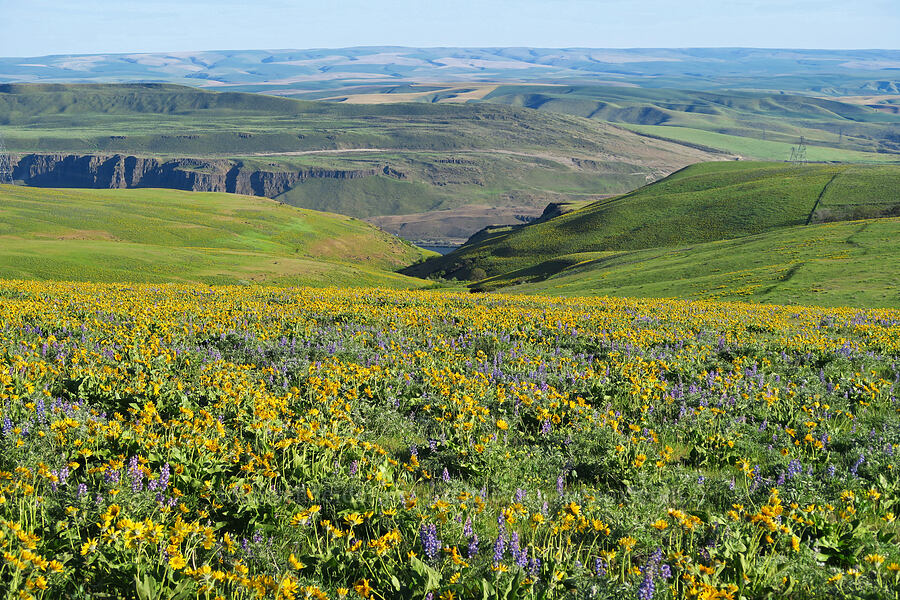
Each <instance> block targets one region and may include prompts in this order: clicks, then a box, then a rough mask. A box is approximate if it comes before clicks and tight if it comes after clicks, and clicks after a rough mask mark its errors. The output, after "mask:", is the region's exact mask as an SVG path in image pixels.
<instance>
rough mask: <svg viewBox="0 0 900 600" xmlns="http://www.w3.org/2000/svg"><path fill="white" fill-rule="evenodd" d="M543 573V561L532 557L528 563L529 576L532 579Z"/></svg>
mask: <svg viewBox="0 0 900 600" xmlns="http://www.w3.org/2000/svg"><path fill="white" fill-rule="evenodd" d="M540 572H541V559H540V558H538V557H537V556H532V557H531V559H530V560H529V561H528V574H529V575H531V576H532V577H537V574H538V573H540Z"/></svg>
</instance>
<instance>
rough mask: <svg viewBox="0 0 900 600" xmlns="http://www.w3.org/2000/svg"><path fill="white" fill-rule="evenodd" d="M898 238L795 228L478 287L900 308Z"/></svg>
mask: <svg viewBox="0 0 900 600" xmlns="http://www.w3.org/2000/svg"><path fill="white" fill-rule="evenodd" d="M898 239H900V219H897V218H887V219H873V220H864V221H851V222H841V223H828V224H820V225H810V226H798V227H789V228H786V229H780V230H777V231H772V232H768V233H763V234H760V235H753V236H747V237H743V238H738V239H733V240H723V241H718V242H707V243H705V244H696V245H690V246H681V247H675V248H653V249H648V250H636V251H630V252H594V253H583V254H573V255H568V256H562V257H558V258H557V259H554V260H553V261H550V262H549V263H543V264H539V265H536V266H535V267H533V268H531V269H527V270H523V271H520V272H513V273H509V274H507V275H503V276H500V277H497V278H495V279H492V280H488V281H485V282H482V283H481V284H479V285H481V286H482V287H483V288H493V289H500V291H502V292H509V293H516V294H549V295H554V296H556V295H559V296H585V295H602V296H635V297H678V298H704V299H719V300H740V301H754V302H769V303H775V304H804V305H818V306H857V307H887V308H897V307H900V287H898V285H897V282H898V281H900V245H898V244H897V240H898ZM546 273H555V274H554V275H550V276H549V277H546Z"/></svg>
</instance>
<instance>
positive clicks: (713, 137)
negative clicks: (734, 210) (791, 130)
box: [626, 125, 900, 163]
mask: <svg viewBox="0 0 900 600" xmlns="http://www.w3.org/2000/svg"><path fill="white" fill-rule="evenodd" d="M626 127H627V128H628V129H631V130H632V131H636V132H638V133H642V134H646V135H652V136H656V137H659V138H662V139H667V140H673V141H677V142H685V143H688V144H696V145H699V146H705V147H707V148H715V149H716V150H721V151H722V152H732V153H734V154H739V155H741V156H746V157H749V158H756V159H761V160H784V161H786V160H789V159H790V158H791V149H792V148H794V147H796V146H797V142H796V141H795V142H794V143H788V142H776V141H770V140H761V139H757V138H754V137H745V136H738V135H728V134H724V133H716V132H713V131H704V130H701V129H693V128H690V127H668V126H665V125H626ZM898 127H900V125H898ZM806 158H807V160H810V161H813V162H852V163H900V154H896V153H875V152H860V151H858V150H846V149H844V148H830V147H825V146H814V145H808V144H807V148H806Z"/></svg>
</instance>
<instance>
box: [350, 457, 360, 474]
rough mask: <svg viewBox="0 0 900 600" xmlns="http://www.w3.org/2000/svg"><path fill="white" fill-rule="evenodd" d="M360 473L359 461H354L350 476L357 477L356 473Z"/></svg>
mask: <svg viewBox="0 0 900 600" xmlns="http://www.w3.org/2000/svg"><path fill="white" fill-rule="evenodd" d="M357 471H359V461H358V460H354V461H353V462H352V463H350V476H351V477H352V476H353V475H356V472H357Z"/></svg>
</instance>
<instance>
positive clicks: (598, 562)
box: [594, 556, 606, 577]
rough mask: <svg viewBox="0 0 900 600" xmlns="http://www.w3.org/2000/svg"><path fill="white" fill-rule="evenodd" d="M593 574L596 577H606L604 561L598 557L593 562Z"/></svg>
mask: <svg viewBox="0 0 900 600" xmlns="http://www.w3.org/2000/svg"><path fill="white" fill-rule="evenodd" d="M594 574H595V575H597V577H603V576H605V575H606V561H605V560H603V558H601V557H599V556H598V557H597V558H596V559H595V560H594Z"/></svg>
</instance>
